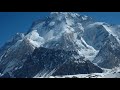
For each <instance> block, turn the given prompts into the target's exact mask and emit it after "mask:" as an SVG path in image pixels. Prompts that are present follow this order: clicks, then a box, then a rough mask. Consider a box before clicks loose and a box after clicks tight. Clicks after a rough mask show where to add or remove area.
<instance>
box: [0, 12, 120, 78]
mask: <svg viewBox="0 0 120 90" xmlns="http://www.w3.org/2000/svg"><path fill="white" fill-rule="evenodd" d="M119 48H120V26H119V25H109V24H107V23H105V22H97V21H94V20H93V19H92V18H91V17H89V16H85V15H79V14H77V13H73V12H52V13H50V16H49V17H46V18H43V19H40V20H37V21H36V22H33V24H32V26H31V29H30V30H28V32H27V33H25V34H20V33H17V35H16V36H14V37H13V38H12V39H11V40H10V41H8V42H7V43H6V44H5V45H4V46H3V47H1V48H0V73H1V76H2V77H7V76H9V77H14V78H18V77H24V78H25V77H31V78H32V77H49V76H51V75H72V74H89V73H102V72H103V70H102V69H101V68H110V69H111V68H114V67H118V66H119V64H120V57H119V50H120V49H119Z"/></svg>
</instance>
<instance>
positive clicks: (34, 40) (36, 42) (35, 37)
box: [25, 30, 44, 48]
mask: <svg viewBox="0 0 120 90" xmlns="http://www.w3.org/2000/svg"><path fill="white" fill-rule="evenodd" d="M25 38H26V39H27V40H29V41H30V43H31V44H32V45H33V46H34V47H37V48H38V47H40V46H41V45H42V44H43V43H44V38H42V37H40V36H39V34H38V32H37V30H33V31H32V32H31V33H29V34H28V35H26V37H25Z"/></svg>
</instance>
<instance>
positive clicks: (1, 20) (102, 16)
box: [0, 12, 120, 46]
mask: <svg viewBox="0 0 120 90" xmlns="http://www.w3.org/2000/svg"><path fill="white" fill-rule="evenodd" d="M81 14H84V15H88V16H90V17H92V18H93V19H95V20H96V21H104V22H107V23H111V24H120V12H81ZM48 15H49V12H0V46H1V45H3V44H4V43H5V42H6V41H7V40H9V39H10V38H11V37H12V36H13V35H15V34H16V33H17V32H26V31H28V29H29V28H30V26H31V24H32V22H33V21H35V20H37V19H40V18H43V17H45V16H48Z"/></svg>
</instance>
